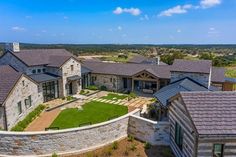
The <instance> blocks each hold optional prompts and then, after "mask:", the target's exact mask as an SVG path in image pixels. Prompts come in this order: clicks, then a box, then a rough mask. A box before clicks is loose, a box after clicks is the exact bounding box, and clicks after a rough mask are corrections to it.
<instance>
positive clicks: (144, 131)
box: [128, 115, 170, 145]
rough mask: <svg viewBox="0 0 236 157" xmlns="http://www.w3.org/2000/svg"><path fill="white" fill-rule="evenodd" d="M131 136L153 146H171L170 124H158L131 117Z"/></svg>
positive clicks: (129, 131) (129, 130)
mask: <svg viewBox="0 0 236 157" xmlns="http://www.w3.org/2000/svg"><path fill="white" fill-rule="evenodd" d="M128 133H129V135H132V136H133V137H135V138H136V139H139V140H141V141H144V142H149V143H151V144H152V145H169V143H170V123H169V122H161V121H160V122H156V121H152V120H148V119H145V118H142V117H139V116H136V115H132V116H130V119H129V129H128Z"/></svg>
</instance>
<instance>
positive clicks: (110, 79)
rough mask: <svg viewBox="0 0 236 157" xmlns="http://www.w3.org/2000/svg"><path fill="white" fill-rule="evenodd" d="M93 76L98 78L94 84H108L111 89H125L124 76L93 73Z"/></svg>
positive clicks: (108, 88)
mask: <svg viewBox="0 0 236 157" xmlns="http://www.w3.org/2000/svg"><path fill="white" fill-rule="evenodd" d="M91 77H96V80H95V81H94V82H93V83H94V85H96V86H99V87H101V86H106V87H107V90H109V91H119V90H121V89H123V82H122V77H120V76H117V75H105V74H93V73H92V74H91ZM91 80H92V79H91Z"/></svg>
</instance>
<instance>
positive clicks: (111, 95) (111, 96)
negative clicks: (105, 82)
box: [102, 93, 128, 100]
mask: <svg viewBox="0 0 236 157" xmlns="http://www.w3.org/2000/svg"><path fill="white" fill-rule="evenodd" d="M127 97H128V96H127V95H119V94H116V93H109V94H107V96H104V97H102V99H107V100H118V99H120V100H122V99H125V98H127Z"/></svg>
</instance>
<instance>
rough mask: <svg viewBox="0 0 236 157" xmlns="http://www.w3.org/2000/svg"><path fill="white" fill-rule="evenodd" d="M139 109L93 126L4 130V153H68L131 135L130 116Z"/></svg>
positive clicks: (0, 142) (0, 137)
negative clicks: (45, 130) (54, 129)
mask: <svg viewBox="0 0 236 157" xmlns="http://www.w3.org/2000/svg"><path fill="white" fill-rule="evenodd" d="M139 112H140V110H139V109H137V110H135V111H133V112H131V113H128V114H126V115H124V116H122V117H119V118H117V119H114V120H110V121H107V122H103V123H100V124H95V125H92V126H87V127H81V128H74V129H66V130H60V131H48V132H4V131H0V156H4V155H15V156H16V155H24V156H25V155H29V156H30V155H31V156H32V155H44V156H50V155H51V154H52V153H54V152H56V153H58V154H68V153H76V152H83V151H88V150H91V149H95V148H98V147H101V146H104V145H106V144H109V143H112V142H113V141H116V140H119V139H122V138H124V137H127V131H128V123H129V117H130V116H131V115H133V114H135V115H139Z"/></svg>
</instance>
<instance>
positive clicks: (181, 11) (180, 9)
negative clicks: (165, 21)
mask: <svg viewBox="0 0 236 157" xmlns="http://www.w3.org/2000/svg"><path fill="white" fill-rule="evenodd" d="M192 7H193V6H192V5H191V4H187V5H183V6H181V5H178V6H175V7H173V8H170V9H168V10H165V11H162V12H161V13H160V14H159V16H172V15H174V14H185V13H187V12H188V9H191V8H192Z"/></svg>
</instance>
